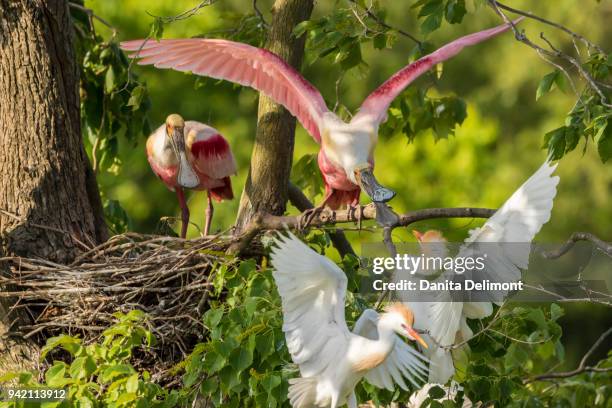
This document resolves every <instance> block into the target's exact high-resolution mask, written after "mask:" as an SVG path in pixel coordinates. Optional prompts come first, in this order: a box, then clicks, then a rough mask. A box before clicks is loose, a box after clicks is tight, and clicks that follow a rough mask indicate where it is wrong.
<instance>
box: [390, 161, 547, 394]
mask: <svg viewBox="0 0 612 408" xmlns="http://www.w3.org/2000/svg"><path fill="white" fill-rule="evenodd" d="M556 167H557V166H556V165H554V166H553V165H550V163H549V162H548V161H547V162H545V163H544V164H543V165H542V166H541V167H540V168H539V169H538V170H537V171H536V172H535V173H534V174H533V175H532V176H531V177H530V178H529V179H528V180H527V181H526V182H525V183H524V184H523V185H522V186H521V187H519V189H518V190H516V191H515V192H514V194H512V196H511V197H510V198H509V199H508V200H507V201H506V202H505V203H504V205H502V206H501V207H500V209H499V210H497V211H496V212H495V214H493V215H492V216H491V218H489V219H488V220H487V222H486V223H485V224H484V225H483V226H482V227H480V228H476V229H473V230H471V231H470V233H469V237H468V238H467V239H466V240H465V243H464V244H463V245H462V246H461V248H460V250H459V253H458V255H457V257H463V258H466V257H472V258H475V257H476V256H478V255H484V265H485V268H484V274H486V277H491V278H492V280H493V281H495V282H515V281H518V280H519V279H520V278H521V269H526V268H527V266H528V264H529V253H530V244H531V242H532V241H533V238H534V237H535V235H536V234H537V233H538V232H539V231H540V229H541V228H542V226H543V225H544V224H546V223H547V222H548V220H549V219H550V212H551V210H552V207H553V199H554V198H555V195H556V193H557V184H558V183H559V177H558V176H552V174H553V172H554V171H555V168H556ZM413 234H414V236H415V237H416V238H417V240H418V241H419V243H421V247H422V250H423V253H424V254H425V255H426V256H429V254H428V252H431V251H432V250H433V251H436V252H437V253H436V254H435V256H437V257H441V258H445V257H446V256H447V254H446V253H445V252H444V250H442V248H444V247H445V245H443V244H444V243H445V242H446V239H445V238H444V236H443V235H442V233H441V232H439V231H435V230H429V231H427V232H425V233H421V232H418V231H413ZM430 273H431V272H430ZM453 277H456V278H457V275H455V274H454V272H452V271H450V272H449V273H448V274H442V275H440V277H438V278H437V280H440V281H443V280H445V279H452V278H453ZM402 296H403V297H405V298H406V299H402V300H406V301H407V302H406V304H407V305H408V306H409V307H411V308H412V309H413V310H414V314H415V317H416V324H415V328H416V329H418V330H422V331H426V332H427V333H428V335H424V338H425V339H426V340H427V342H428V344H429V346H430V347H429V350H427V352H426V355H427V356H428V357H429V358H430V360H431V365H430V369H429V382H434V383H440V384H445V383H446V381H448V379H449V378H451V377H452V376H453V374H454V372H455V368H454V366H453V359H452V355H451V352H450V350H448V348H445V347H448V346H451V345H453V344H455V343H456V342H462V341H467V340H469V339H470V338H472V336H473V333H472V330H471V329H470V327H469V326H468V325H467V322H466V319H483V318H485V317H487V316H490V315H491V313H492V312H493V305H492V303H491V302H485V301H483V302H461V301H453V300H452V297H451V295H450V293H449V292H444V291H442V292H440V293H437V294H436V298H437V299H440V301H435V302H429V301H427V302H410V301H409V300H410V299H409V298H410V295H409V294H404V293H402ZM495 303H497V304H498V305H499V304H500V303H499V301H495ZM430 336H431V337H432V338H433V341H432V339H431V338H430Z"/></svg>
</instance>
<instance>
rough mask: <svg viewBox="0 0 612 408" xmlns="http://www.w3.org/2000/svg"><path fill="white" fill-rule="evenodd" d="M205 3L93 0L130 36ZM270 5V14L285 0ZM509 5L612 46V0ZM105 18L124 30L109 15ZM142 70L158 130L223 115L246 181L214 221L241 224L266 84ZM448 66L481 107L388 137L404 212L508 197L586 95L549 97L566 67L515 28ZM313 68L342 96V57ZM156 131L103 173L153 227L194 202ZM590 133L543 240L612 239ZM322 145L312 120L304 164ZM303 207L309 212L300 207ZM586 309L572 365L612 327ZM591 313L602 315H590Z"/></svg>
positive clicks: (405, 46) (389, 62)
mask: <svg viewBox="0 0 612 408" xmlns="http://www.w3.org/2000/svg"><path fill="white" fill-rule="evenodd" d="M197 3H198V2H197V1H190V0H174V1H171V2H170V1H163V2H162V1H158V2H143V1H139V0H93V1H86V3H85V4H86V6H88V7H91V8H92V9H94V10H95V12H96V13H97V14H98V15H100V16H101V17H103V18H104V19H106V20H108V21H109V22H110V23H111V24H112V25H113V26H114V27H116V28H117V30H118V34H117V35H118V38H119V39H120V40H128V39H135V38H144V37H146V36H147V34H148V32H149V27H150V24H151V23H152V21H153V18H152V17H151V16H150V15H149V14H151V15H157V16H171V15H176V14H178V13H180V12H182V11H184V10H187V9H189V8H191V7H193V6H194V5H196V4H197ZM380 3H381V5H382V6H383V7H385V8H386V9H387V10H388V14H387V16H388V17H387V21H388V22H389V23H390V24H392V25H393V26H395V27H400V28H402V29H405V30H406V31H409V32H412V33H415V34H417V35H419V36H420V33H419V32H418V24H417V21H416V13H415V12H414V10H411V9H410V7H409V6H410V5H411V4H412V3H411V2H404V1H390V0H386V1H381V2H380ZM258 4H259V8H260V9H261V10H262V11H263V12H264V16H265V17H266V19H267V20H268V21H269V20H270V13H269V9H270V6H271V4H272V1H271V0H268V1H260V2H258ZM508 4H509V5H512V6H514V7H517V8H521V9H523V10H530V11H533V12H534V13H535V14H537V15H541V16H544V17H546V18H549V19H551V20H553V21H556V22H559V23H561V24H564V25H566V26H568V27H569V28H571V29H573V30H575V31H576V32H578V33H581V34H583V35H585V36H586V37H587V38H589V39H590V40H592V41H593V42H595V43H597V44H599V45H600V46H602V47H603V48H604V49H605V50H609V49H610V46H611V45H612V44H611V42H612V26H611V25H610V24H609V22H610V21H612V3H611V2H610V1H609V0H603V1H601V2H600V3H598V2H596V1H594V0H592V1H583V2H576V1H574V0H557V1H533V0H532V1H526V0H525V1H523V0H521V1H509V2H508ZM346 5H347V3H346V2H317V4H316V6H315V10H314V13H313V18H316V17H318V16H322V15H325V14H326V13H328V12H329V11H330V10H331V9H332V8H333V7H337V6H341V7H346ZM468 5H471V2H468ZM251 7H252V2H251V1H247V0H224V1H219V2H218V3H217V4H215V5H214V6H211V7H206V8H204V9H203V10H201V11H200V12H199V13H198V14H197V15H195V16H193V17H191V18H190V19H187V20H184V21H179V22H175V23H173V24H170V25H167V26H166V27H165V30H164V38H175V37H188V36H194V35H201V34H207V33H209V34H208V36H213V37H214V32H215V30H220V29H224V28H227V27H228V26H230V27H231V26H232V24H231V23H228V22H231V21H233V20H234V19H235V18H236V16H238V15H240V14H242V13H244V12H247V11H250V10H251ZM148 13H149V14H148ZM499 23H500V21H499V18H498V17H497V16H496V15H495V14H494V13H493V11H492V10H490V9H489V8H486V7H482V8H480V9H478V11H477V12H476V13H469V14H468V15H467V16H466V17H465V19H464V22H463V23H462V24H460V25H457V26H451V25H444V26H443V27H442V29H440V30H438V31H435V32H434V33H433V34H432V35H431V36H430V37H429V38H427V40H428V41H430V42H433V43H434V44H435V45H436V46H439V45H442V44H443V43H445V42H446V41H449V40H451V39H453V38H456V37H458V36H460V35H464V34H466V33H468V32H471V31H477V30H481V29H483V28H488V27H491V26H493V25H497V24H499ZM521 27H522V28H524V29H525V30H526V32H527V34H528V35H529V36H530V37H531V38H533V39H537V38H538V37H539V34H540V32H541V31H544V32H545V34H546V36H547V38H549V39H551V40H553V41H554V42H556V43H557V44H563V47H564V48H570V47H573V45H572V43H571V41H569V37H567V36H561V35H560V34H559V32H558V31H556V30H554V29H552V28H550V27H546V26H543V25H541V24H539V23H536V22H533V21H524V22H523V23H521ZM98 29H99V30H100V31H101V32H102V33H105V35H110V31H109V30H108V29H106V28H104V27H103V26H99V27H98ZM210 33H213V34H210ZM413 46H414V44H413V43H412V42H411V41H410V40H409V39H407V38H405V37H402V36H399V37H398V38H397V41H396V43H395V44H394V46H393V48H392V49H390V50H389V49H387V50H382V51H379V50H374V49H373V48H371V46H366V47H364V49H363V59H364V60H365V61H366V62H367V64H368V65H369V70H368V72H366V73H363V72H362V73H357V72H350V73H348V74H347V75H346V76H345V78H344V80H343V82H342V85H341V88H340V92H339V96H340V99H341V101H342V103H343V104H345V105H346V106H348V107H349V109H351V110H353V111H354V110H355V109H356V108H357V107H358V106H359V104H360V103H361V101H362V100H363V99H364V98H365V97H366V96H367V95H368V93H369V92H371V91H372V90H373V89H375V88H376V86H378V85H379V84H380V83H382V82H383V81H384V80H385V79H386V78H387V77H388V76H390V75H391V74H393V73H394V72H395V71H397V70H398V69H400V68H401V67H402V66H404V65H405V64H406V62H407V60H408V53H409V52H410V50H411V49H412V48H413ZM134 69H135V71H136V72H137V73H138V75H139V77H140V79H141V80H142V81H144V82H146V84H147V86H148V90H149V92H150V97H151V101H152V104H153V105H152V110H151V113H150V118H151V126H152V127H153V128H155V127H157V126H159V125H160V124H161V123H163V121H164V118H165V117H166V115H168V114H169V113H171V112H178V113H180V114H182V115H183V116H184V117H185V118H187V119H195V120H200V121H203V122H206V123H208V124H210V125H212V126H214V127H215V128H217V129H219V130H220V131H221V133H222V134H223V135H224V136H225V137H226V138H227V139H228V140H229V141H230V144H231V146H232V148H233V150H234V154H235V156H236V159H237V161H238V175H237V176H236V177H234V178H233V180H232V182H233V185H234V193H235V195H236V199H234V200H233V201H230V202H224V203H221V204H217V205H216V211H215V219H214V222H213V230H220V229H226V228H228V227H229V226H231V224H232V223H233V221H234V218H235V214H236V212H237V208H238V202H239V197H240V194H241V191H242V186H243V184H244V180H245V178H246V175H247V173H248V167H249V158H250V152H251V147H252V143H253V137H254V134H255V126H256V112H257V93H256V92H255V91H253V90H250V89H246V88H239V87H235V86H233V85H231V84H229V83H225V82H224V83H220V82H215V81H206V82H205V84H204V86H203V87H200V88H199V89H196V87H195V86H194V84H195V80H196V77H194V76H190V75H185V74H182V73H178V72H174V71H169V70H157V69H154V68H151V67H135V68H134ZM443 70H444V73H443V75H442V77H441V79H440V80H439V81H438V82H437V85H436V87H435V88H432V89H431V90H430V92H431V93H433V94H439V95H445V94H456V95H458V96H460V97H461V98H463V99H464V100H465V101H466V102H467V103H468V118H467V119H466V120H465V122H464V123H463V125H462V126H461V127H460V128H458V129H457V131H456V136H454V137H451V138H449V139H446V140H441V141H438V142H437V143H436V142H434V138H433V136H432V135H429V134H423V135H419V136H418V137H417V138H416V140H415V141H414V143H411V144H409V143H408V141H407V138H406V137H405V136H403V135H402V134H399V133H398V134H396V135H393V136H392V137H390V138H384V139H381V140H380V141H379V144H378V147H377V150H376V174H377V177H378V179H379V180H380V182H381V183H382V184H384V185H387V186H389V187H391V188H393V189H394V190H395V191H397V192H398V195H397V197H396V198H395V199H394V200H393V201H392V205H393V207H394V209H395V210H396V211H398V212H405V211H408V210H413V209H420V208H427V207H455V206H476V207H479V206H483V207H492V208H496V207H498V206H499V205H500V204H502V203H503V202H504V200H505V199H507V198H508V197H509V195H510V194H512V192H513V191H514V190H515V189H516V188H517V187H518V186H519V185H520V184H521V183H522V182H523V181H524V180H525V179H527V178H528V177H529V176H530V175H531V174H532V173H533V172H534V171H535V170H536V169H537V168H538V167H539V165H540V164H541V163H542V162H543V160H544V159H545V157H546V152H545V151H544V150H542V149H541V146H542V144H543V136H544V134H545V133H546V132H548V131H550V130H552V129H554V128H556V127H559V126H561V125H562V124H563V120H564V117H565V114H566V113H567V111H568V110H569V109H571V107H572V104H573V102H574V101H575V95H572V94H564V93H562V92H561V91H560V90H554V91H553V92H551V93H550V94H548V95H546V96H544V97H542V98H541V99H539V100H538V101H536V98H535V95H536V88H537V85H538V83H539V81H540V79H541V78H542V77H543V76H544V75H545V74H547V73H549V72H551V71H552V70H553V67H552V66H550V65H549V64H547V63H546V62H545V61H543V60H542V59H541V58H540V57H539V56H538V55H537V54H536V52H535V51H534V50H532V49H531V48H528V47H527V46H525V45H523V44H520V43H518V42H517V41H515V39H514V37H513V35H512V34H505V35H502V36H501V37H498V38H495V39H494V40H492V41H489V42H486V43H484V44H481V45H478V46H476V47H473V48H469V49H466V50H465V51H463V52H462V53H461V54H459V55H458V56H457V57H455V58H454V59H452V60H451V61H449V62H447V63H445V64H444V66H443ZM353 71H358V70H353ZM303 73H304V76H305V77H306V78H307V79H309V80H310V81H311V82H312V83H313V84H314V85H315V86H316V87H317V88H318V89H320V90H321V92H322V94H323V96H324V98H325V100H326V101H327V103H328V105H329V106H330V107H331V106H333V105H334V103H335V101H336V96H335V82H336V79H337V78H338V76H339V75H340V69H339V67H338V66H337V65H334V64H333V63H332V61H328V60H325V59H323V60H317V61H316V62H315V63H314V64H311V65H309V64H305V65H304V67H303ZM426 81H428V79H427V78H425V79H422V80H421V81H420V82H417V83H416V84H414V85H413V86H423V84H425V83H426ZM144 142H145V139H144V138H143V139H142V140H141V141H140V142H139V143H138V144H137V145H136V146H133V145H128V144H126V143H124V144H122V145H121V146H120V157H121V160H122V161H123V163H124V164H123V166H122V168H121V170H120V173H119V174H118V175H112V174H108V173H104V174H101V175H100V176H99V180H100V183H101V186H102V190H103V191H104V193H105V194H106V196H107V197H108V198H111V199H116V200H118V201H119V202H120V203H121V205H122V206H123V207H124V208H125V210H126V211H127V213H128V215H129V217H130V218H131V220H132V223H133V225H132V226H133V229H134V230H136V231H138V232H143V233H153V232H158V231H159V226H160V222H159V220H160V218H161V217H164V216H175V217H178V216H179V214H180V212H179V207H178V203H177V201H176V198H175V195H174V193H172V192H170V191H168V190H167V189H166V187H165V186H164V185H163V184H162V183H161V182H160V181H159V180H158V179H157V178H156V177H155V176H154V175H153V173H152V172H151V170H150V168H149V166H148V163H147V160H146V157H145V154H144ZM583 143H584V141H581V142H580V145H579V147H578V148H577V149H576V150H575V151H573V152H571V153H570V154H568V155H567V156H566V157H564V158H563V159H562V160H561V162H560V165H559V169H558V174H559V175H560V177H561V183H560V186H559V190H558V195H557V199H556V201H555V207H554V210H553V214H552V218H551V222H549V223H548V224H547V225H546V226H545V227H544V229H543V230H542V232H541V233H540V235H539V236H538V237H537V239H538V240H539V241H544V242H561V241H564V240H565V239H566V238H567V237H569V235H570V234H571V233H572V232H573V231H589V232H592V233H594V234H596V235H598V236H600V237H601V238H603V239H605V240H612V232H611V231H610V220H611V219H612V205H610V198H611V197H612V171H611V169H612V167H611V165H610V163H608V164H605V165H604V164H602V163H601V161H600V160H599V158H598V157H597V155H596V152H595V151H594V146H593V145H592V144H590V145H589V146H587V148H586V150H585V151H584V153H583ZM316 152H317V146H316V144H315V143H314V142H313V140H312V139H311V138H310V136H309V135H308V134H307V133H306V132H305V131H304V129H303V128H302V127H301V126H299V125H298V131H297V135H296V149H295V157H294V162H295V161H297V160H298V159H299V158H300V157H302V156H303V155H304V154H308V153H316ZM204 199H205V194H203V193H197V194H191V195H190V196H189V205H190V208H191V214H192V221H193V222H195V223H196V224H198V225H200V226H201V225H202V224H203V218H204V206H205V201H204ZM320 200H321V196H318V197H316V198H315V201H316V202H318V201H320ZM290 211H291V212H293V213H296V210H295V209H291V210H290ZM479 223H480V221H478V220H474V221H471V220H465V219H463V220H444V221H436V222H434V221H428V222H424V223H421V225H415V227H417V228H420V229H426V228H431V227H436V228H440V229H442V230H443V231H444V232H445V234H446V235H447V236H449V238H451V239H457V240H459V239H463V238H464V237H465V234H466V233H467V230H468V229H469V228H474V227H475V226H477V225H479ZM198 233H199V232H198V230H197V229H196V228H194V227H190V230H189V235H190V236H196V235H197V234H198ZM411 237H412V236H411V235H410V234H409V232H408V231H400V230H399V229H398V230H396V233H395V238H396V239H397V240H399V241H403V240H406V241H408V240H411V239H412V238H411ZM350 238H351V240H352V241H353V242H355V243H357V242H359V241H361V242H372V241H378V240H380V237H379V235H378V232H375V233H372V232H367V231H364V232H361V233H357V232H352V233H350ZM585 308H587V307H586V306H579V305H577V306H572V307H571V308H568V315H567V316H566V317H565V318H564V319H565V320H564V323H565V326H566V330H569V337H570V339H571V340H570V341H571V343H572V345H571V346H570V347H569V353H570V355H569V356H568V357H569V358H568V361H569V362H571V361H572V360H573V359H575V356H576V355H577V354H576V353H579V352H580V350H585V349H586V348H587V347H588V346H589V345H590V344H592V342H593V341H594V339H595V338H596V337H597V336H598V334H599V333H600V331H601V326H602V325H606V326H609V323H610V320H609V311H608V310H607V309H605V308H601V309H600V308H597V307H595V306H588V310H585ZM585 313H589V316H593V318H592V319H585ZM578 333H581V335H578ZM582 333H584V334H582ZM573 334H574V335H573ZM572 356H574V358H572ZM568 364H571V363H568Z"/></svg>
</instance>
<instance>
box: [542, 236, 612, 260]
mask: <svg viewBox="0 0 612 408" xmlns="http://www.w3.org/2000/svg"><path fill="white" fill-rule="evenodd" d="M578 241H589V242H592V243H593V244H594V245H595V246H596V247H597V248H599V249H600V250H601V251H602V252H603V253H605V254H606V255H608V256H609V257H612V244H610V243H608V242H605V241H603V240H602V239H600V238H598V237H597V236H595V235H594V234H591V233H589V232H574V233H573V234H572V235H571V236H570V238H569V239H568V240H567V241H566V242H565V244H563V245H562V246H561V248H559V249H557V250H554V251H549V252H545V253H543V254H542V256H543V257H544V258H546V259H556V258H559V257H561V256H563V255H564V254H566V253H567V252H568V251H569V250H570V249H572V248H573V247H574V245H575V244H576V242H578Z"/></svg>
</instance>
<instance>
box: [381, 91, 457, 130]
mask: <svg viewBox="0 0 612 408" xmlns="http://www.w3.org/2000/svg"><path fill="white" fill-rule="evenodd" d="M387 115H388V118H387V121H386V122H385V123H383V124H382V125H381V127H380V134H381V135H383V136H387V137H390V136H391V135H393V134H395V133H398V131H401V133H403V134H404V135H406V137H408V140H409V141H410V142H412V141H413V140H414V138H415V137H416V136H417V135H418V134H420V133H423V132H425V131H427V130H432V131H433V135H434V138H435V140H436V141H438V140H440V139H446V138H448V136H449V135H454V134H455V128H456V127H457V126H458V125H461V123H463V121H464V120H465V118H466V117H467V111H466V105H465V102H463V100H461V99H459V98H457V97H456V96H445V97H441V98H433V97H429V96H427V91H426V90H421V89H417V88H410V89H408V90H407V91H404V93H403V94H402V95H401V96H400V97H399V98H397V99H396V100H395V101H393V103H392V104H391V108H390V109H389V112H388V114H387Z"/></svg>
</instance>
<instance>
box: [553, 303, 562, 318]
mask: <svg viewBox="0 0 612 408" xmlns="http://www.w3.org/2000/svg"><path fill="white" fill-rule="evenodd" d="M564 314H565V311H564V310H563V308H561V306H559V305H558V304H556V303H552V304H551V305H550V318H551V319H552V320H557V319H559V318H560V317H561V316H563V315H564Z"/></svg>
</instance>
